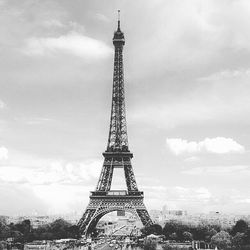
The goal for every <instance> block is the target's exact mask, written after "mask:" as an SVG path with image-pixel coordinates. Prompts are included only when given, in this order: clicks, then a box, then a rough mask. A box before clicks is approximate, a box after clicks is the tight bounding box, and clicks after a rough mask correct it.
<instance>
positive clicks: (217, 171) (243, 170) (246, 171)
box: [182, 165, 250, 176]
mask: <svg viewBox="0 0 250 250" xmlns="http://www.w3.org/2000/svg"><path fill="white" fill-rule="evenodd" d="M182 173H183V174H187V175H203V176H207V175H216V176H218V175H225V174H227V175H228V174H233V175H235V174H237V175H238V176H239V175H240V174H243V175H250V168H249V166H245V165H235V166H206V167H194V168H191V169H187V170H183V171H182Z"/></svg>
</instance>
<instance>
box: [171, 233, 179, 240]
mask: <svg viewBox="0 0 250 250" xmlns="http://www.w3.org/2000/svg"><path fill="white" fill-rule="evenodd" d="M177 238H178V236H177V233H171V234H170V235H169V239H170V240H177Z"/></svg>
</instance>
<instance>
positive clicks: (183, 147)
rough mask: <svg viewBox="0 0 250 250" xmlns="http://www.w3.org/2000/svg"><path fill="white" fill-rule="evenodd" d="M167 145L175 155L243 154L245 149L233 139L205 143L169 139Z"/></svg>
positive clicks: (209, 140)
mask: <svg viewBox="0 0 250 250" xmlns="http://www.w3.org/2000/svg"><path fill="white" fill-rule="evenodd" d="M166 144H167V147H168V148H169V150H170V151H171V152H172V153H174V154H175V155H180V154H184V153H188V154H193V153H200V152H209V153H216V154H226V153H242V152H244V151H245V148H244V147H243V146H242V145H240V144H239V143H237V142H236V141H234V140H233V139H231V138H224V137H216V138H205V139H204V140H203V141H199V142H196V141H187V140H183V139H181V138H167V139H166Z"/></svg>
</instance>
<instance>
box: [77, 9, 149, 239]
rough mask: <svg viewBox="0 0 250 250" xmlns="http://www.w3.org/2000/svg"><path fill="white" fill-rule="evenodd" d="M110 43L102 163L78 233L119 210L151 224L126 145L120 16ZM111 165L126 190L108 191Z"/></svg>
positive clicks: (85, 230) (88, 229) (122, 38)
mask: <svg viewBox="0 0 250 250" xmlns="http://www.w3.org/2000/svg"><path fill="white" fill-rule="evenodd" d="M118 14H119V11H118ZM113 44H114V47H115V57H114V75H113V92H112V107H111V118H110V128H109V137H108V145H107V149H106V151H105V152H104V153H103V156H104V163H103V167H102V171H101V174H100V177H99V180H98V183H97V186H96V190H95V191H93V192H91V194H90V202H89V204H88V206H87V208H86V210H85V212H84V214H83V216H82V218H81V219H80V221H79V222H78V227H79V229H80V232H81V233H82V234H85V235H87V234H89V233H90V232H91V231H92V230H93V229H94V228H95V227H96V224H97V223H98V221H99V220H100V218H101V217H102V216H104V215H105V214H107V213H109V212H113V211H119V210H122V211H126V212H130V213H132V214H134V215H135V216H137V217H139V218H140V219H141V221H142V223H143V225H144V226H146V225H150V224H152V220H151V219H150V217H149V214H148V211H147V209H146V207H145V205H144V203H143V198H144V196H143V192H142V191H139V190H138V187H137V184H136V180H135V175H134V172H133V168H132V165H131V158H132V157H133V154H132V153H131V152H130V151H129V147H128V134H127V126H126V114H125V113H126V112H125V93H124V75H123V53H122V52H123V46H124V44H125V39H124V34H123V32H122V31H121V29H120V18H118V28H117V31H115V32H114V37H113ZM114 168H123V169H124V174H125V179H126V185H127V190H111V183H112V177H113V170H114Z"/></svg>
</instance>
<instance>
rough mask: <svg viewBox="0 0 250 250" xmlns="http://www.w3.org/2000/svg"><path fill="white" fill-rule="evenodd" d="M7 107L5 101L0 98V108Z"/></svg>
mask: <svg viewBox="0 0 250 250" xmlns="http://www.w3.org/2000/svg"><path fill="white" fill-rule="evenodd" d="M4 107H5V103H4V102H3V101H1V100H0V109H3V108H4Z"/></svg>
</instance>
